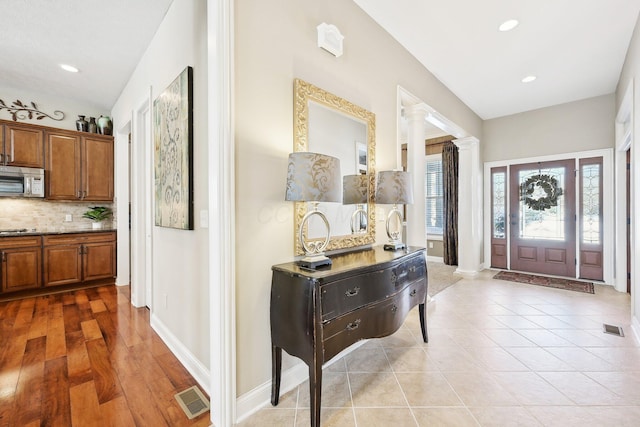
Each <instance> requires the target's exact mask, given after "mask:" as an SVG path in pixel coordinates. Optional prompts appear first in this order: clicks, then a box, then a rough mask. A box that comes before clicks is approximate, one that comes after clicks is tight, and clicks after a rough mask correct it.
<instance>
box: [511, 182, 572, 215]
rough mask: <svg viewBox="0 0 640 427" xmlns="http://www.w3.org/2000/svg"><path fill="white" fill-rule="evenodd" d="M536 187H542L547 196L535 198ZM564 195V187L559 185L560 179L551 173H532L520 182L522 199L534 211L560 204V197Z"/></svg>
mask: <svg viewBox="0 0 640 427" xmlns="http://www.w3.org/2000/svg"><path fill="white" fill-rule="evenodd" d="M536 187H540V188H542V190H544V192H545V194H546V196H544V197H540V198H538V199H534V198H533V197H532V196H533V193H534V192H535V191H536ZM560 195H562V188H559V187H558V180H557V179H555V178H554V177H553V176H551V175H542V174H538V175H532V176H530V177H529V178H528V179H527V180H526V181H525V182H523V183H522V184H520V200H522V201H523V202H524V203H525V205H527V206H528V207H529V208H530V209H533V210H534V211H544V210H547V209H549V208H552V207H554V206H558V197H559V196H560Z"/></svg>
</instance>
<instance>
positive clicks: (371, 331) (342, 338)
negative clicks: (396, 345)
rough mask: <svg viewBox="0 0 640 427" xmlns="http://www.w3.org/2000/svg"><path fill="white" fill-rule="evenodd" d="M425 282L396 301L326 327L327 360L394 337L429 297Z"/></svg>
mask: <svg viewBox="0 0 640 427" xmlns="http://www.w3.org/2000/svg"><path fill="white" fill-rule="evenodd" d="M426 289H427V287H426V283H425V281H424V280H418V281H416V282H414V283H412V284H411V285H410V286H408V287H406V288H405V289H403V290H402V291H400V292H398V294H397V295H394V296H393V297H391V298H389V299H386V300H383V301H380V302H377V303H375V304H371V305H368V306H366V307H362V308H359V309H357V310H355V311H353V312H351V313H348V314H345V315H344V316H340V317H338V318H336V319H334V320H331V321H329V322H326V323H325V324H323V325H322V331H323V337H324V339H323V344H324V359H325V360H328V359H330V358H332V357H333V356H335V355H336V354H338V353H339V352H340V351H342V350H343V349H344V348H346V347H348V346H350V345H351V344H354V343H356V342H358V341H360V340H362V339H366V338H377V337H383V336H387V335H391V334H392V333H394V332H395V331H397V330H398V329H399V328H400V326H402V323H403V322H404V320H405V318H406V316H407V313H408V312H409V311H411V309H412V308H413V307H415V306H416V305H417V304H419V303H423V302H424V300H425V298H426V297H427V294H426V292H427V290H426Z"/></svg>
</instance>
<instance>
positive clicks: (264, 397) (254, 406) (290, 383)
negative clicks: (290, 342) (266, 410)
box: [236, 340, 367, 423]
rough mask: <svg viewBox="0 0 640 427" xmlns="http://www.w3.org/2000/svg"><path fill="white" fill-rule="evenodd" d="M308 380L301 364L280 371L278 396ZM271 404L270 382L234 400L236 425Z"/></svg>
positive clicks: (342, 352) (306, 371) (340, 355)
mask: <svg viewBox="0 0 640 427" xmlns="http://www.w3.org/2000/svg"><path fill="white" fill-rule="evenodd" d="M366 342H367V340H363V341H360V342H357V343H355V344H353V345H352V346H350V347H349V348H347V349H345V350H342V351H341V352H340V353H338V354H337V355H336V356H335V357H334V358H333V359H331V360H330V361H329V362H327V363H325V364H324V365H323V368H326V367H327V366H331V364H332V363H334V362H337V361H338V360H340V359H341V358H343V357H344V356H346V355H347V354H349V353H351V352H352V351H354V350H355V349H357V348H358V347H360V346H361V345H363V344H365V343H366ZM308 379H309V367H308V366H307V365H305V364H304V363H303V362H300V363H298V364H296V365H295V366H292V367H291V368H289V369H287V370H285V371H282V376H281V377H280V396H282V395H284V394H286V393H288V392H290V391H291V390H293V389H294V388H296V387H297V386H299V385H300V384H302V383H303V382H305V381H306V380H308ZM270 404H271V380H269V381H267V382H265V383H263V384H261V385H259V386H258V387H256V388H254V389H253V390H251V391H249V392H247V393H245V394H243V395H242V396H239V397H238V399H237V400H236V423H240V422H242V421H244V420H245V419H247V418H248V417H250V416H251V415H253V414H255V413H256V412H258V411H259V410H260V409H262V408H263V407H265V406H267V405H270Z"/></svg>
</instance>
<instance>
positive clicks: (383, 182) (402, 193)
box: [376, 171, 413, 251]
mask: <svg viewBox="0 0 640 427" xmlns="http://www.w3.org/2000/svg"><path fill="white" fill-rule="evenodd" d="M376 203H380V204H383V205H384V204H386V205H393V208H392V209H391V211H390V212H389V215H388V216H387V236H389V243H387V244H385V245H384V249H385V250H388V251H397V250H398V249H404V248H405V247H406V245H405V244H404V243H402V241H401V240H400V232H401V230H402V220H403V218H402V212H400V209H398V204H411V203H413V184H412V181H411V175H410V174H409V172H403V171H382V172H379V173H378V185H377V188H376ZM393 217H397V221H398V222H399V223H400V226H398V227H397V228H396V229H395V230H393V231H392V230H391V221H392V219H393Z"/></svg>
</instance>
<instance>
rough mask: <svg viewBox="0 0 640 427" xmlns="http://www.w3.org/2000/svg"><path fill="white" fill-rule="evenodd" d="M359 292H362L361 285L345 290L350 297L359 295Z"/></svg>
mask: <svg viewBox="0 0 640 427" xmlns="http://www.w3.org/2000/svg"><path fill="white" fill-rule="evenodd" d="M358 292H360V287H359V286H356V287H355V288H353V289H349V290H347V292H345V293H344V294H345V295H346V296H348V297H355V296H356V295H358Z"/></svg>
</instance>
